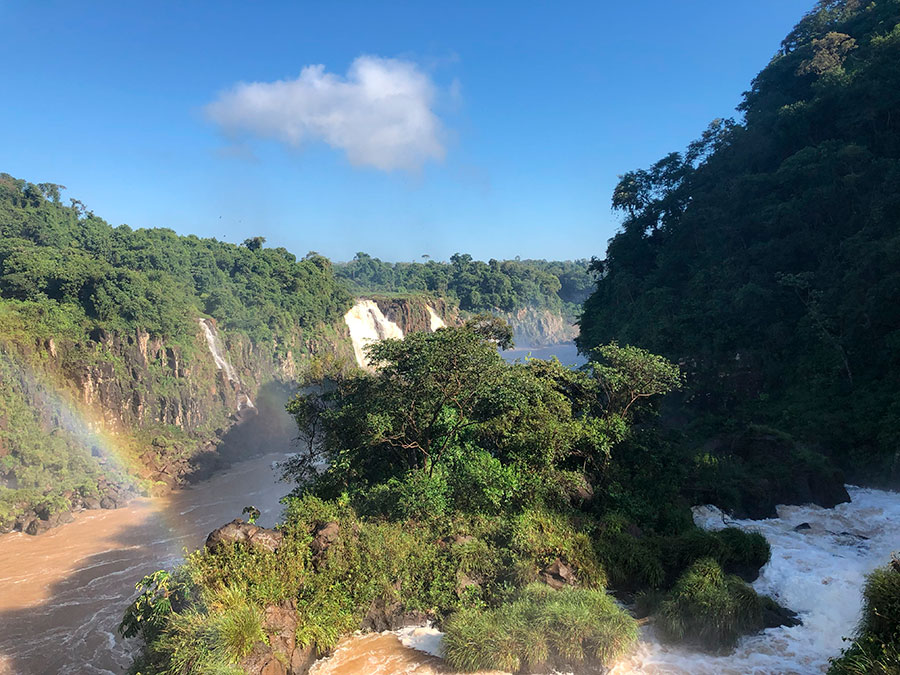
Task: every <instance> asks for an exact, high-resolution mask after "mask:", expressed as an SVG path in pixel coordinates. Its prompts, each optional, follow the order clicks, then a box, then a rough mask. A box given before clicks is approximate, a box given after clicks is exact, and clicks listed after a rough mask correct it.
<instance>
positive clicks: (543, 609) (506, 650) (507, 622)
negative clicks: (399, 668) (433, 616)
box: [444, 584, 637, 671]
mask: <svg viewBox="0 0 900 675" xmlns="http://www.w3.org/2000/svg"><path fill="white" fill-rule="evenodd" d="M444 630H445V635H444V654H445V658H446V659H447V662H448V663H449V664H450V666H451V667H453V668H454V669H456V670H461V671H475V670H494V669H496V670H505V671H519V670H527V669H542V668H547V667H553V668H557V669H558V668H563V669H570V668H573V667H577V666H579V665H582V664H584V663H585V662H592V663H599V664H605V665H609V664H611V663H613V662H614V661H615V660H616V658H618V657H619V656H621V655H622V654H623V653H624V652H625V651H627V650H628V649H629V648H630V647H631V646H632V645H633V644H634V643H635V642H636V641H637V623H636V622H635V621H634V619H632V618H631V617H630V616H628V614H626V613H625V611H624V610H622V609H621V608H619V607H618V606H617V605H616V604H615V602H613V600H612V599H611V598H610V597H609V596H608V595H606V593H605V592H604V591H603V590H602V589H599V590H586V589H572V588H566V589H562V590H559V591H555V590H552V589H551V588H549V587H547V586H544V585H542V584H533V585H530V586H527V587H526V588H524V589H523V590H522V591H521V593H520V594H519V595H518V596H517V597H516V598H515V599H514V600H513V601H512V602H509V603H505V604H503V605H501V606H500V607H498V608H496V609H493V610H475V609H473V610H464V611H461V612H459V613H457V614H455V615H454V616H453V617H451V618H450V619H449V620H448V621H447V623H446V625H445V626H444Z"/></svg>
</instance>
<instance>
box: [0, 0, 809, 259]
mask: <svg viewBox="0 0 900 675" xmlns="http://www.w3.org/2000/svg"><path fill="white" fill-rule="evenodd" d="M811 6H812V0H727V1H723V0H683V1H682V2H674V1H673V0H635V1H632V2H621V1H619V2H606V1H604V0H594V1H593V2H583V3H582V2H563V3H551V2H522V1H521V0H516V1H515V2H487V3H486V2H483V1H482V2H443V3H436V2H383V3H382V2H371V1H368V2H365V1H363V2H350V1H342V2H316V3H300V2H246V1H243V2H228V1H219V2H205V3H204V2H160V1H157V2H153V3H150V2H121V1H118V2H99V1H97V2H78V3H76V2H70V1H65V0H60V1H56V2H53V1H46V2H32V1H30V0H0V58H2V61H3V63H5V64H6V67H5V68H4V74H3V77H2V78H0V171H5V172H7V173H11V174H13V175H14V176H16V177H19V178H25V179H27V180H30V181H32V182H44V181H49V182H57V183H61V184H63V185H66V186H67V187H68V192H67V193H66V195H67V196H68V197H76V198H78V199H80V200H81V201H83V202H84V203H85V204H86V205H87V206H88V207H89V208H92V209H93V210H94V211H95V212H96V213H97V214H98V215H101V216H103V217H104V218H106V219H107V220H109V221H110V222H111V223H113V224H114V225H118V224H120V223H127V224H129V225H131V226H132V227H157V226H158V227H171V228H173V229H175V230H176V231H178V232H179V233H183V234H188V233H194V234H198V235H200V236H214V237H217V238H219V239H224V240H226V241H231V242H240V241H242V240H243V239H245V238H246V237H250V236H255V235H262V236H265V237H266V238H267V240H268V245H275V246H285V247H286V248H288V249H289V250H291V251H293V252H294V253H297V254H298V255H303V254H305V253H306V252H307V251H310V250H316V251H319V252H321V253H324V254H325V255H328V256H329V257H331V258H333V259H335V260H346V259H349V258H350V257H352V256H353V254H354V253H355V252H356V251H366V252H369V253H371V254H373V255H376V256H378V257H381V258H383V259H386V260H412V259H418V258H419V257H420V256H421V255H422V254H428V255H430V256H432V257H434V258H439V259H446V258H447V257H449V256H450V255H451V254H452V253H454V252H457V251H462V252H469V253H472V254H473V255H474V256H475V257H476V258H482V259H487V258H491V257H494V258H511V257H514V256H517V255H519V256H522V257H540V258H557V259H560V258H579V257H590V256H592V255H602V254H603V252H604V250H605V246H606V241H607V239H608V238H609V237H610V236H611V235H612V234H613V233H614V232H615V229H616V227H617V219H616V217H615V215H614V214H613V213H611V211H610V208H609V202H610V194H611V192H612V188H613V186H614V185H615V182H616V176H617V175H618V174H621V173H623V172H625V171H627V170H629V169H634V168H639V167H643V166H646V165H648V164H650V163H652V162H653V161H655V160H656V159H658V158H659V157H661V156H663V155H664V154H666V153H668V152H670V151H672V150H680V149H682V148H683V147H684V146H685V145H686V144H687V143H689V142H690V141H691V140H692V139H694V138H696V137H697V136H698V135H699V134H700V133H701V132H702V131H703V129H704V128H705V127H706V125H707V124H708V123H709V122H710V121H711V120H712V119H714V118H716V117H724V116H730V115H732V114H733V109H734V106H735V105H736V104H737V103H738V102H739V100H740V94H741V92H742V91H744V90H745V89H747V87H748V86H749V82H750V80H751V78H752V77H753V76H754V75H755V74H756V73H757V72H758V71H759V70H760V69H761V68H762V67H763V66H764V65H765V64H766V63H767V62H768V60H769V58H770V57H771V56H772V55H773V54H774V53H775V50H776V49H777V48H778V45H779V43H780V41H781V39H782V38H783V37H784V35H785V34H786V33H787V32H788V31H789V30H790V28H791V27H792V26H793V25H794V24H795V23H796V21H797V20H798V19H799V18H800V17H801V15H802V14H803V13H804V12H805V11H807V10H808V9H809V8H810V7H811ZM317 65H321V66H322V68H321V69H315V68H314V69H311V70H308V71H306V72H305V74H304V75H303V76H302V77H301V72H303V71H304V68H306V67H308V66H317ZM298 78H300V79H298ZM279 80H281V81H285V82H286V84H284V85H274V84H273V83H275V82H277V81H279ZM240 83H259V84H258V85H257V86H256V87H243V88H241V86H240ZM373 91H374V92H375V93H374V94H373V93H372V92H373ZM386 91H387V92H390V93H391V97H388V98H385V97H384V96H383V95H382V94H383V93H384V92H386ZM396 92H400V93H399V94H396ZM397 96H400V98H397ZM386 101H387V102H386Z"/></svg>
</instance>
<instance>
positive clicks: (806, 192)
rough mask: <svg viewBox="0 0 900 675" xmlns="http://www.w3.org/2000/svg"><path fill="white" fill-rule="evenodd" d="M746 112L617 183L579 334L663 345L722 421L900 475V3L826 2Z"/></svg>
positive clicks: (701, 401) (747, 100) (877, 474)
mask: <svg viewBox="0 0 900 675" xmlns="http://www.w3.org/2000/svg"><path fill="white" fill-rule="evenodd" d="M738 110H739V111H740V113H741V114H742V116H743V117H742V119H740V120H738V121H734V120H717V121H715V122H713V124H712V125H711V126H710V127H709V129H708V130H707V131H706V132H704V134H703V135H702V136H701V138H700V139H699V140H698V141H696V142H695V143H693V144H691V145H690V146H689V147H688V149H687V150H686V151H685V152H683V153H672V154H670V155H667V156H666V157H664V158H663V159H661V160H660V161H659V162H657V163H656V164H654V165H653V166H651V167H650V168H649V169H642V170H636V171H631V172H629V173H626V174H625V175H624V176H622V177H621V180H620V182H619V184H618V186H617V187H616V189H615V192H614V194H613V207H614V208H615V209H617V210H618V211H619V212H621V213H622V214H623V216H624V219H623V223H622V229H621V231H620V232H619V233H618V234H617V235H616V236H615V237H614V238H613V239H612V240H611V242H610V245H609V248H608V250H607V253H606V257H605V259H603V260H595V261H594V263H593V267H594V270H595V271H596V272H597V273H598V275H599V280H598V282H597V288H596V290H595V291H594V293H593V294H592V295H591V297H590V298H589V299H588V300H587V302H586V303H585V305H584V311H583V314H582V317H581V322H580V323H581V336H580V338H579V346H580V347H581V349H582V350H585V351H586V350H589V349H590V348H592V347H593V346H595V345H597V344H602V343H604V342H606V341H608V340H610V339H613V338H615V339H618V340H620V341H623V342H629V343H633V344H640V345H641V346H643V347H646V348H648V349H651V350H653V351H656V352H658V353H661V354H664V355H666V356H668V357H669V358H671V359H674V360H676V361H678V362H680V363H682V364H684V365H685V366H686V369H687V370H688V374H689V376H690V378H689V382H690V383H691V386H692V388H693V390H694V392H695V393H696V394H697V395H696V396H694V398H693V403H692V410H693V411H694V412H695V413H696V412H697V411H701V412H704V411H705V412H711V413H712V414H713V415H714V416H715V419H716V420H718V421H717V422H716V424H717V425H718V427H719V428H721V427H722V424H723V422H724V421H725V420H728V421H729V422H730V423H732V426H733V427H734V428H740V427H741V426H742V424H743V423H745V422H747V421H759V422H763V423H765V424H768V425H771V426H775V427H778V428H780V429H783V430H786V431H788V432H790V433H791V434H793V435H794V436H795V437H797V438H798V439H801V440H802V441H805V442H806V443H807V444H808V445H810V447H812V448H815V447H817V446H818V447H819V448H820V449H821V448H824V449H825V450H827V451H829V452H831V453H832V454H833V455H834V457H835V458H836V459H837V460H838V461H839V462H840V464H841V465H842V466H843V467H844V468H845V469H847V470H848V472H850V473H851V476H852V477H854V478H861V479H868V480H884V481H890V484H892V485H895V486H896V485H897V484H898V480H900V454H898V450H897V448H898V447H900V395H898V385H900V381H898V373H900V302H898V301H900V2H898V1H897V0H879V1H878V2H866V1H860V0H830V1H822V2H819V3H818V4H817V5H816V7H815V8H814V10H813V11H811V12H810V13H809V14H808V15H807V16H805V17H804V18H803V20H802V21H800V23H799V24H798V25H797V26H796V28H794V30H792V31H791V33H790V34H789V35H788V36H787V38H785V40H784V42H783V43H782V48H781V50H780V51H779V52H778V53H777V54H776V55H775V57H774V58H773V59H772V61H771V62H770V63H769V65H768V66H766V68H764V69H763V70H762V72H760V73H759V75H758V76H757V77H756V78H755V79H754V81H753V83H752V86H751V88H750V90H749V91H748V92H746V93H745V94H744V98H743V102H742V103H741V105H740V106H739V108H738ZM695 419H696V418H695ZM713 454H714V453H713Z"/></svg>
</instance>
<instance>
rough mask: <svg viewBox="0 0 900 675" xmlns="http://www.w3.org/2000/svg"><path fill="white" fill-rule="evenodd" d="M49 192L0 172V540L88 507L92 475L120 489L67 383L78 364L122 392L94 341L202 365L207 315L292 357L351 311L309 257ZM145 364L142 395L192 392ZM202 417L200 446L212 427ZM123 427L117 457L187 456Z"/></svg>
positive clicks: (321, 261) (158, 429)
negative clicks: (115, 215)
mask: <svg viewBox="0 0 900 675" xmlns="http://www.w3.org/2000/svg"><path fill="white" fill-rule="evenodd" d="M61 189H62V188H61V187H60V186H58V185H53V184H48V183H44V184H38V185H35V184H32V183H28V182H26V181H23V180H18V179H14V178H12V177H11V176H9V175H8V174H0V383H2V387H0V531H3V530H4V529H8V528H9V527H10V526H11V523H12V521H13V519H15V518H16V517H17V516H18V515H20V514H22V513H24V512H26V511H28V510H29V509H31V508H34V509H36V510H37V511H38V512H39V513H41V514H43V515H44V516H47V515H48V514H49V513H53V512H56V511H60V510H63V511H64V510H66V509H67V508H69V506H70V505H71V503H72V502H73V499H75V500H76V501H77V500H78V499H81V498H86V499H100V498H102V497H103V494H102V492H101V489H100V487H98V485H99V484H101V483H103V482H104V481H105V480H106V479H108V481H109V482H110V483H111V484H113V483H115V484H127V483H129V482H130V481H129V479H128V477H127V472H128V468H129V467H127V466H121V465H120V466H114V464H113V463H109V464H107V465H106V466H102V467H101V466H100V465H99V464H98V461H97V457H96V456H92V454H93V455H98V454H99V451H98V450H97V448H99V447H105V443H104V440H103V439H102V438H101V437H100V436H98V435H97V434H96V433H95V431H96V430H91V429H89V428H87V426H86V425H85V423H84V422H83V421H82V420H81V418H80V416H81V411H80V410H79V408H78V405H77V403H75V401H76V400H77V399H78V398H79V396H80V393H81V392H76V391H75V389H76V385H75V383H74V381H73V380H74V379H76V378H77V376H78V373H83V372H86V371H88V370H90V369H97V368H100V369H101V370H102V372H104V373H105V375H104V377H105V378H107V379H116V380H118V381H119V382H122V383H126V385H127V386H124V387H123V390H124V391H130V389H129V387H131V388H133V387H134V386H135V384H134V382H133V381H132V378H134V377H136V376H135V374H134V373H135V368H137V367H139V365H140V364H136V363H134V362H127V359H125V358H124V355H123V354H122V353H113V352H112V351H111V350H110V349H107V348H105V347H103V346H101V344H100V341H101V340H102V339H103V338H102V337H98V336H103V335H118V336H120V338H121V339H122V340H124V339H125V338H126V337H127V338H128V339H130V340H132V341H134V339H135V334H136V331H138V330H140V331H143V332H144V333H145V334H150V335H152V336H154V337H156V338H158V339H160V340H162V341H163V343H164V345H165V346H166V347H170V346H174V347H177V348H178V350H179V351H178V354H179V355H180V358H181V359H182V361H183V363H187V364H190V363H191V362H192V361H193V362H197V361H208V360H209V355H208V351H207V350H206V348H205V345H204V344H203V343H202V342H199V341H198V338H197V333H198V328H197V318H198V317H200V316H211V317H213V318H215V319H216V320H217V321H218V324H219V326H220V327H221V328H224V329H225V330H227V331H228V332H229V333H230V334H233V335H235V334H237V335H243V336H246V337H247V338H249V339H250V340H252V341H253V342H254V343H255V344H256V345H258V348H259V351H262V350H266V349H268V350H270V353H271V352H274V351H275V350H281V351H282V352H283V351H284V350H285V349H287V348H291V347H293V348H295V350H296V348H297V347H300V348H301V351H302V348H303V346H304V344H303V340H306V339H309V338H310V336H311V335H314V334H315V333H316V332H317V331H319V330H321V329H322V328H323V327H324V326H327V325H329V324H331V323H333V322H334V321H335V320H338V319H339V318H340V317H341V315H342V314H343V312H344V311H346V309H347V308H348V307H349V306H350V303H351V296H350V294H349V293H348V292H347V291H346V290H345V289H344V287H343V286H342V285H341V284H340V283H339V282H338V281H337V280H335V278H334V276H333V274H332V271H331V266H330V263H329V262H328V261H327V260H326V259H325V258H323V257H321V256H318V255H315V254H310V255H308V256H307V257H305V258H304V259H302V260H297V259H296V258H295V257H294V256H293V255H291V254H290V253H288V252H287V251H286V250H284V249H266V248H262V247H261V245H260V244H261V241H259V240H248V241H247V242H245V245H243V246H236V245H234V244H227V243H222V242H219V241H216V240H213V239H199V238H197V237H193V236H189V237H183V236H178V235H176V234H175V233H174V232H173V231H171V230H166V229H149V230H132V229H131V228H130V227H128V226H127V225H121V226H119V227H115V228H114V227H111V226H110V225H109V224H107V223H106V222H105V221H104V220H102V219H101V218H99V217H97V216H96V215H94V214H93V213H92V212H90V211H88V210H86V209H85V208H84V206H83V205H81V204H80V203H79V202H77V201H76V200H72V202H71V204H70V205H64V204H63V203H62V199H61V196H60V190H61ZM198 349H199V350H200V351H199V352H198ZM147 369H148V372H147V373H146V374H145V377H144V378H143V380H142V381H141V382H140V383H139V386H142V387H145V388H146V389H147V390H146V391H143V392H140V396H141V397H142V400H147V401H165V400H172V399H177V398H179V397H180V396H181V393H182V392H183V390H184V389H185V387H188V386H190V385H191V384H193V385H195V386H196V385H198V384H199V383H197V382H194V383H190V382H186V381H185V378H180V380H177V378H175V377H174V373H172V372H171V369H170V368H169V367H168V366H167V365H166V364H157V363H149V364H147ZM214 375H215V373H214V370H213V371H211V372H210V373H209V377H210V378H213V379H211V380H210V382H211V383H212V382H213V381H214ZM123 405H130V401H126V402H124V403H123ZM93 412H94V413H98V412H99V411H93ZM224 414H227V412H226V413H220V414H219V416H220V417H223V418H224ZM209 417H210V420H209V424H208V426H210V429H208V430H207V431H208V432H209V433H208V435H207V436H208V437H209V436H211V435H212V433H213V430H214V429H215V427H216V426H217V425H224V424H225V423H226V420H225V419H218V418H216V417H215V416H214V415H210V416H209ZM125 431H126V432H127V433H125V434H122V435H120V436H119V437H118V438H117V439H116V441H115V444H116V446H117V448H118V450H119V455H120V458H121V456H122V455H130V456H132V457H134V458H136V457H137V456H138V455H140V454H141V453H144V452H146V451H147V450H148V448H149V449H151V450H153V448H151V447H150V443H151V440H153V439H154V438H157V437H160V438H164V439H165V441H158V443H163V442H164V443H165V444H168V443H169V442H173V443H175V444H177V445H178V446H179V447H180V448H181V450H180V451H181V452H183V453H188V454H189V453H190V452H192V451H193V450H195V449H196V446H197V445H198V442H197V439H196V438H192V437H191V436H190V435H189V434H187V433H185V431H184V430H183V429H179V428H177V427H174V426H173V425H171V424H165V425H164V424H159V425H155V426H154V427H153V428H149V427H148V428H146V429H127V430H125Z"/></svg>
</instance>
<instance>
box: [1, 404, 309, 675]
mask: <svg viewBox="0 0 900 675" xmlns="http://www.w3.org/2000/svg"><path fill="white" fill-rule="evenodd" d="M286 395H287V394H286V392H280V391H274V390H272V391H269V390H268V389H266V388H264V390H262V391H261V393H260V400H259V413H258V414H257V415H254V416H252V417H250V418H249V419H248V420H247V421H245V422H244V423H242V424H240V425H237V426H235V427H232V429H231V430H229V432H228V433H227V434H226V435H225V436H224V437H223V439H222V445H221V446H220V449H221V452H222V453H223V455H224V456H227V457H238V456H247V455H253V456H255V458H254V459H250V460H247V461H243V462H240V463H237V464H234V465H233V466H232V467H231V468H230V469H228V470H226V471H223V472H221V473H220V474H218V475H216V476H214V477H213V478H212V479H210V480H208V481H205V482H203V483H199V484H197V485H195V486H193V487H190V488H187V489H185V490H181V491H179V492H175V493H172V494H171V495H169V496H167V497H164V498H155V499H140V500H136V501H135V502H132V503H131V504H130V505H129V506H127V507H125V508H121V509H116V510H112V511H105V510H97V511H83V512H81V513H79V514H76V516H75V522H74V523H70V524H68V525H63V526H62V527H59V528H55V529H53V530H50V531H49V532H48V533H46V534H43V535H41V536H38V537H31V536H28V535H25V534H22V533H12V534H7V535H3V536H0V674H2V675H12V674H13V673H15V674H16V675H31V674H34V675H43V674H45V673H72V674H74V673H78V674H81V673H85V674H92V673H122V672H124V671H125V669H126V668H127V666H128V665H129V664H130V657H129V653H130V650H131V649H133V648H134V641H133V640H130V641H125V640H123V639H122V638H121V637H119V636H118V635H117V633H116V626H117V625H118V623H119V621H120V620H121V618H122V614H123V612H124V609H125V607H126V606H127V604H128V602H129V601H130V600H131V598H132V597H133V596H134V595H135V590H134V584H135V582H137V581H138V580H140V579H141V577H143V576H144V575H145V574H148V573H150V572H153V571H155V570H157V569H161V568H164V567H166V568H171V567H172V566H173V565H175V564H177V563H178V561H179V560H180V559H181V558H182V557H183V552H184V550H185V549H188V550H193V549H195V548H198V547H200V546H202V545H203V542H204V540H205V538H206V535H207V534H209V532H210V531H211V530H213V529H215V528H216V527H218V526H220V525H222V524H224V523H226V522H228V521H229V520H231V519H233V518H237V517H240V516H241V511H242V509H243V507H244V506H248V505H254V506H256V507H257V508H259V509H260V511H261V512H262V515H261V517H260V524H262V525H272V524H274V523H275V522H276V521H277V520H278V519H279V517H280V513H281V505H280V504H279V501H278V500H279V498H280V497H281V496H282V495H284V494H285V493H286V492H288V490H289V486H287V485H286V484H284V483H278V482H276V477H277V472H276V470H275V469H274V467H273V463H274V462H277V461H281V460H283V459H284V458H285V457H286V454H287V453H288V452H289V451H290V450H291V449H292V448H291V440H292V438H293V437H294V436H295V435H296V427H295V426H294V424H293V420H292V419H291V417H290V416H289V415H288V414H287V413H286V412H285V411H284V399H285V396H286ZM263 453H265V454H263Z"/></svg>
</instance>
